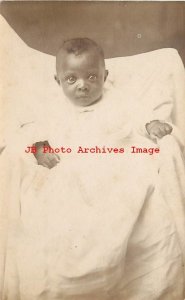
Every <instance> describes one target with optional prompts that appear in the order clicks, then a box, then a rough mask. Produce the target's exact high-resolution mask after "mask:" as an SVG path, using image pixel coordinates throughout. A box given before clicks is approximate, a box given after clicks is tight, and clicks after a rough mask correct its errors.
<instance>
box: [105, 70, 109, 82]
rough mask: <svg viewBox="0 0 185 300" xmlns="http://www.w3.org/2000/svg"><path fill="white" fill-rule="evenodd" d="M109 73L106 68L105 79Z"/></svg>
mask: <svg viewBox="0 0 185 300" xmlns="http://www.w3.org/2000/svg"><path fill="white" fill-rule="evenodd" d="M108 74H109V71H108V70H105V75H104V81H106V79H107V76H108Z"/></svg>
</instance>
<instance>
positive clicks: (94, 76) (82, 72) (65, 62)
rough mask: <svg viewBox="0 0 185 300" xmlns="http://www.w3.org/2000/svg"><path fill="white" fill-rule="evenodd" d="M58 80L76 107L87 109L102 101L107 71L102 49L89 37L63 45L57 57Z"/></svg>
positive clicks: (69, 41) (66, 42)
mask: <svg viewBox="0 0 185 300" xmlns="http://www.w3.org/2000/svg"><path fill="white" fill-rule="evenodd" d="M56 72H57V75H56V77H55V78H56V80H57V82H58V84H59V85H61V86H62V88H63V91H64V94H65V95H66V96H67V98H68V99H69V100H70V101H71V102H73V103H74V104H75V105H79V106H88V105H91V104H93V103H95V102H96V101H98V100H99V99H101V96H102V93H103V85H104V81H105V80H106V77H107V75H108V71H107V70H105V62H104V54H103V51H102V49H101V48H100V46H98V45H97V44H96V43H95V42H94V41H92V40H90V39H88V38H75V39H71V40H67V41H65V42H64V44H63V46H62V48H60V50H59V52H58V54H57V56H56Z"/></svg>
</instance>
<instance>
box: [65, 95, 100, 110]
mask: <svg viewBox="0 0 185 300" xmlns="http://www.w3.org/2000/svg"><path fill="white" fill-rule="evenodd" d="M101 97H102V95H101V96H99V97H98V98H95V99H92V98H88V97H79V98H75V99H71V102H72V103H73V104H74V105H76V106H80V107H86V106H90V105H93V104H96V103H97V102H99V101H100V100H101Z"/></svg>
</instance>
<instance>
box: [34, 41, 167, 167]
mask: <svg viewBox="0 0 185 300" xmlns="http://www.w3.org/2000/svg"><path fill="white" fill-rule="evenodd" d="M107 76H108V70H106V69H105V61H104V53H103V51H102V49H101V47H100V46H99V45H97V44H96V43H95V42H94V41H92V40H90V39H88V38H75V39H71V40H67V41H65V42H64V44H63V46H62V47H61V49H60V50H59V52H58V54H57V56H56V76H55V80H56V81H57V83H58V84H59V86H61V87H62V89H63V92H64V94H65V96H66V97H67V99H68V100H69V101H71V103H72V104H73V105H75V106H79V107H88V106H90V105H92V104H95V105H96V103H98V102H100V101H102V99H103V97H104V95H103V88H104V83H105V81H106V78H107ZM118 110H119V107H118ZM145 127H146V131H147V132H148V134H149V135H150V136H153V137H158V138H162V137H163V136H165V135H167V134H170V133H171V132H172V127H171V126H170V125H169V124H168V123H165V122H163V121H159V120H153V121H151V122H150V123H147V124H146V125H145ZM43 145H49V143H48V141H45V142H38V143H35V146H36V148H37V152H36V153H35V154H34V155H35V157H36V159H37V162H38V164H39V165H42V166H44V167H47V168H53V167H54V166H55V165H56V164H57V163H59V161H60V158H59V156H58V155H57V154H55V153H43V151H42V150H43Z"/></svg>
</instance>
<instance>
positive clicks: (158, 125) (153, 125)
mask: <svg viewBox="0 0 185 300" xmlns="http://www.w3.org/2000/svg"><path fill="white" fill-rule="evenodd" d="M145 127H146V130H147V132H148V134H149V135H150V136H154V137H158V138H162V137H163V136H165V135H168V134H170V133H171V132H172V130H173V128H172V126H171V125H170V124H168V123H166V122H163V121H159V120H153V121H151V122H150V123H147V124H146V125H145Z"/></svg>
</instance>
